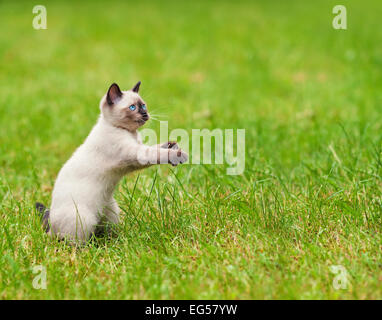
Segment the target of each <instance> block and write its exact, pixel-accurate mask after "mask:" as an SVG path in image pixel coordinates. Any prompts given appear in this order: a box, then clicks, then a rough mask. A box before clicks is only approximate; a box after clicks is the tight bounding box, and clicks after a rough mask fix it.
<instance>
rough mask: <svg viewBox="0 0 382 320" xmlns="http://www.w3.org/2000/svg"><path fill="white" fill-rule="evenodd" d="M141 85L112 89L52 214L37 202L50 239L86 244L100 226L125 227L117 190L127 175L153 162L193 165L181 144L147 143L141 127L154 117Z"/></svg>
mask: <svg viewBox="0 0 382 320" xmlns="http://www.w3.org/2000/svg"><path fill="white" fill-rule="evenodd" d="M140 84H141V82H138V83H137V84H136V85H135V86H134V88H133V89H132V90H129V91H121V90H120V88H119V87H118V85H117V84H115V83H113V84H112V85H111V86H110V88H109V90H108V91H107V93H106V94H105V95H104V97H103V98H102V99H101V102H100V109H101V115H100V117H99V119H98V122H97V124H96V125H95V126H94V127H93V129H92V130H91V132H90V134H89V136H88V137H87V138H86V140H85V142H84V143H83V144H82V145H81V146H80V147H79V148H78V149H77V150H76V151H75V152H74V154H73V155H72V157H71V158H70V159H69V160H68V161H67V162H66V163H65V164H64V166H63V167H62V169H61V170H60V172H59V174H58V177H57V179H56V182H55V184H54V189H53V194H52V204H51V207H50V210H47V209H46V208H45V207H44V206H43V205H42V204H40V203H36V208H37V210H39V211H40V212H41V213H44V217H43V224H44V227H45V228H46V232H47V233H48V234H49V235H52V236H53V235H54V236H57V237H58V238H60V239H64V238H65V239H68V240H70V241H74V242H85V241H86V240H88V239H89V238H90V236H91V235H92V234H93V233H94V232H95V230H96V228H97V230H98V228H99V227H102V225H104V224H105V223H112V224H117V223H119V208H118V205H117V202H116V201H115V199H114V198H113V192H114V189H115V187H116V186H117V184H118V182H119V181H120V179H121V178H122V177H123V176H124V175H125V174H127V173H129V172H132V171H134V170H138V169H142V168H146V167H148V166H150V165H153V164H161V163H169V164H172V165H173V166H176V165H178V164H180V163H184V162H185V161H187V158H188V156H187V154H186V153H185V152H184V151H182V150H180V149H179V148H178V145H177V143H176V142H170V141H169V142H166V143H164V144H162V145H156V146H146V145H144V144H142V140H141V137H140V135H139V133H138V131H137V129H138V128H139V127H141V126H142V125H144V124H145V123H146V121H147V120H149V114H148V111H147V106H146V103H145V102H144V100H143V99H142V98H141V97H140V96H139V94H138V91H139V86H140Z"/></svg>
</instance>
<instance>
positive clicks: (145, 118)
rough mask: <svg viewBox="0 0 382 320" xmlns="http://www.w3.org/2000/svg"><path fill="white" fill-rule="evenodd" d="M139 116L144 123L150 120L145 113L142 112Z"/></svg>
mask: <svg viewBox="0 0 382 320" xmlns="http://www.w3.org/2000/svg"><path fill="white" fill-rule="evenodd" d="M141 115H142V120H144V121H147V120H149V118H150V117H149V115H148V113H147V112H143V113H141Z"/></svg>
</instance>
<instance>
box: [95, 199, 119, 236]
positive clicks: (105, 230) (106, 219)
mask: <svg viewBox="0 0 382 320" xmlns="http://www.w3.org/2000/svg"><path fill="white" fill-rule="evenodd" d="M119 212H120V209H119V207H118V204H117V202H116V201H115V199H114V198H113V199H112V200H111V201H110V203H109V204H108V205H107V206H106V207H105V208H104V209H103V217H102V219H101V223H100V224H99V225H98V226H97V228H96V235H97V236H102V235H105V234H109V235H110V234H112V233H113V232H112V231H113V229H114V228H113V226H115V225H117V224H119V222H120V219H119Z"/></svg>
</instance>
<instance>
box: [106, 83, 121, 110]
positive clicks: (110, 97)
mask: <svg viewBox="0 0 382 320" xmlns="http://www.w3.org/2000/svg"><path fill="white" fill-rule="evenodd" d="M121 97H122V91H121V89H119V87H118V84H116V83H113V84H112V85H111V86H110V88H109V90H107V95H106V101H107V103H108V105H109V106H111V105H112V104H114V103H116V102H117V101H118V100H119V99H121Z"/></svg>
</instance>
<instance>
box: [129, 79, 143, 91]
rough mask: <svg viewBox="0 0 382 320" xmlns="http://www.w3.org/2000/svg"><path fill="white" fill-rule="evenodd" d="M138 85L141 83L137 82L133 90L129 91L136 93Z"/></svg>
mask: <svg viewBox="0 0 382 320" xmlns="http://www.w3.org/2000/svg"><path fill="white" fill-rule="evenodd" d="M140 85H141V82H140V81H138V83H137V84H136V85H135V86H134V88H133V89H131V91H133V92H136V93H138V91H139V86H140Z"/></svg>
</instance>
